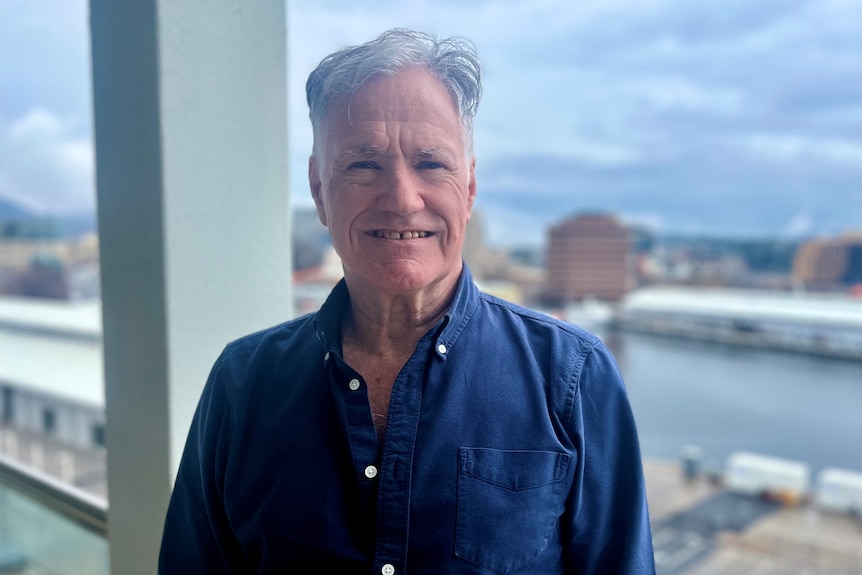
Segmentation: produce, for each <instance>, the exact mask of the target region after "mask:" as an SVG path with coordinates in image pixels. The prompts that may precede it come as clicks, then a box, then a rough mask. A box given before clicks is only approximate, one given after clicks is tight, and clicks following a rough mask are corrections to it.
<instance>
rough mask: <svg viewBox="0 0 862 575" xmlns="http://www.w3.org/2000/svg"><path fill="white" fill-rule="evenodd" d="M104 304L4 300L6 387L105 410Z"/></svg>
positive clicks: (1, 332) (0, 352) (0, 304)
mask: <svg viewBox="0 0 862 575" xmlns="http://www.w3.org/2000/svg"><path fill="white" fill-rule="evenodd" d="M101 331H102V330H101V305H100V304H99V302H98V301H89V302H63V301H49V300H40V299H31V298H10V297H2V298H0V383H5V384H12V385H14V386H16V387H19V388H22V389H29V390H32V391H36V392H39V393H43V394H47V395H53V396H57V397H60V398H63V399H66V400H70V401H75V402H78V403H85V404H88V405H91V406H96V407H102V406H104V404H105V390H104V379H105V378H104V368H103V365H102V342H101Z"/></svg>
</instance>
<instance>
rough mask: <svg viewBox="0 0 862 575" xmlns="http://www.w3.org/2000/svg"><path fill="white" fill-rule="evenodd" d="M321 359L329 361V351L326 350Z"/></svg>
mask: <svg viewBox="0 0 862 575" xmlns="http://www.w3.org/2000/svg"><path fill="white" fill-rule="evenodd" d="M323 361H329V352H328V351H327V352H326V355H324V356H323Z"/></svg>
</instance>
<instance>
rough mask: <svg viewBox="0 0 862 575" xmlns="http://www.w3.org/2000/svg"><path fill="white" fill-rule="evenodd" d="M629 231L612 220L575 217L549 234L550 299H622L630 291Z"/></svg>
mask: <svg viewBox="0 0 862 575" xmlns="http://www.w3.org/2000/svg"><path fill="white" fill-rule="evenodd" d="M629 246H630V237H629V231H628V229H627V228H626V227H624V226H623V225H622V224H621V223H620V222H619V221H618V220H617V219H616V218H615V217H613V216H607V215H598V214H595V215H593V214H590V215H577V216H574V217H572V218H569V219H567V220H565V221H563V222H561V223H559V224H557V225H556V226H554V227H553V228H551V229H550V231H549V237H548V253H547V258H546V262H547V268H548V283H547V296H548V298H549V299H551V300H554V301H557V302H560V303H564V302H569V301H576V300H583V299H585V298H596V299H600V300H605V301H617V300H619V299H621V298H622V297H623V296H624V295H625V294H626V292H627V291H628V289H629V281H630V278H629Z"/></svg>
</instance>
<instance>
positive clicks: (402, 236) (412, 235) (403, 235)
mask: <svg viewBox="0 0 862 575" xmlns="http://www.w3.org/2000/svg"><path fill="white" fill-rule="evenodd" d="M371 235H372V236H374V237H375V238H381V239H385V240H415V239H418V238H428V237H431V236H433V235H434V232H414V231H408V232H395V231H388V230H374V231H373V232H371Z"/></svg>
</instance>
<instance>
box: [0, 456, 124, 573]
mask: <svg viewBox="0 0 862 575" xmlns="http://www.w3.org/2000/svg"><path fill="white" fill-rule="evenodd" d="M106 533H107V503H106V502H105V501H104V500H101V499H99V498H98V497H95V496H93V495H91V494H89V493H86V492H84V491H81V490H80V489H77V488H75V487H71V486H69V485H66V484H64V483H62V482H60V481H58V480H57V479H54V478H52V477H50V476H47V475H44V474H42V473H40V472H38V471H34V470H33V469H30V468H27V467H24V466H23V465H21V464H20V463H19V462H17V461H14V460H12V459H9V458H7V457H4V456H3V455H0V573H15V574H21V575H24V574H27V575H31V574H32V575H43V574H51V575H60V574H69V575H72V574H75V575H77V574H87V575H91V574H92V575H102V574H105V575H107V574H109V573H110V563H109V555H108V541H107V538H106Z"/></svg>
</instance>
